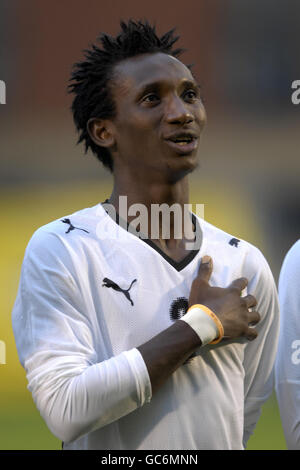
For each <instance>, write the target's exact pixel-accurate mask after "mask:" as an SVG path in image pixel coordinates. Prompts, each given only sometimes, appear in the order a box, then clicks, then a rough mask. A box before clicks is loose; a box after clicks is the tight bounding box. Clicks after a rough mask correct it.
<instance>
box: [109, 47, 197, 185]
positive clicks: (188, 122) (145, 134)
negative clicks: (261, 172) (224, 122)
mask: <svg viewBox="0 0 300 470" xmlns="http://www.w3.org/2000/svg"><path fill="white" fill-rule="evenodd" d="M114 72H115V74H114V77H115V78H114V79H113V85H112V94H113V99H114V101H115V103H116V110H117V113H116V117H115V118H114V120H113V124H114V129H115V142H116V145H115V149H116V153H115V154H114V164H115V166H116V167H117V166H118V168H119V169H122V167H123V168H124V165H126V166H129V167H130V168H131V170H132V171H133V172H134V174H136V175H139V176H140V177H141V176H142V175H143V177H144V178H145V179H148V180H149V179H151V178H152V177H154V178H161V177H163V178H167V179H169V180H170V179H171V180H173V181H174V180H175V181H176V180H178V179H180V178H182V177H183V176H185V175H186V174H187V173H189V172H190V171H193V170H194V169H195V167H196V166H197V162H198V153H199V140H200V135H201V132H202V129H203V127H204V124H205V121H206V114H205V109H204V106H203V104H202V101H201V99H200V93H199V87H198V85H197V83H196V82H195V79H194V78H193V76H192V74H191V72H190V70H189V69H188V68H187V67H186V66H185V65H184V64H183V63H182V62H180V61H179V60H177V59H175V58H174V57H172V56H169V55H167V54H163V53H154V54H143V55H140V56H137V57H133V58H130V59H126V60H124V61H122V62H120V63H119V64H118V65H117V66H116V67H115V69H114Z"/></svg>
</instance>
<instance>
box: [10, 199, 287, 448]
mask: <svg viewBox="0 0 300 470" xmlns="http://www.w3.org/2000/svg"><path fill="white" fill-rule="evenodd" d="M195 220H197V221H198V222H197V223H198V224H200V228H201V230H202V236H203V239H202V245H201V247H200V249H199V250H198V251H197V250H195V251H191V252H190V254H189V255H188V256H187V257H186V258H185V260H183V261H182V262H180V263H176V262H174V261H172V260H171V259H170V258H168V257H167V256H166V255H164V254H163V252H161V251H160V250H159V249H158V248H156V247H155V245H153V244H151V243H150V242H149V243H148V242H147V241H146V240H142V239H140V238H138V237H137V236H136V235H133V234H132V233H129V232H128V231H127V230H126V229H124V228H122V227H121V226H120V225H118V224H117V223H116V222H115V221H114V220H112V218H111V217H110V216H109V215H108V214H107V213H106V211H105V210H104V209H103V206H102V205H101V204H98V205H97V206H95V207H92V208H88V209H84V210H81V211H78V212H76V213H74V214H72V215H70V216H67V217H66V218H64V219H60V220H57V221H54V222H51V223H50V224H48V225H46V226H44V227H42V228H40V229H39V230H37V231H36V233H35V234H34V235H33V237H32V239H31V241H30V243H29V245H28V247H27V250H26V254H25V257H24V262H23V266H22V273H21V280H20V286H19V291H18V296H17V299H16V303H15V306H14V310H13V329H14V335H15V339H16V344H17V348H18V354H19V358H20V361H21V364H22V365H23V367H24V368H25V370H26V373H27V379H28V388H29V390H30V391H31V393H32V396H33V399H34V401H35V403H36V406H37V408H38V409H39V411H40V413H41V415H42V416H43V418H44V419H45V421H46V423H47V425H48V427H49V429H50V430H51V431H52V432H53V434H55V435H56V436H57V437H58V438H60V439H61V440H62V441H64V449H110V450H114V449H118V450H125V449H131V450H132V449H147V450H149V449H167V450H172V449H178V450H179V449H188V450H191V449H243V448H244V445H245V443H246V442H247V440H248V438H249V436H250V434H251V433H252V431H253V429H254V427H255V424H256V422H257V420H258V417H259V414H260V407H261V405H262V404H263V402H264V401H265V400H266V399H267V398H268V397H269V395H270V393H271V391H272V388H273V372H272V371H273V363H274V360H275V352H276V347H277V334H278V329H279V325H278V322H279V319H278V303H277V294H276V288H275V285H274V281H273V277H272V274H271V272H270V269H269V267H268V264H267V262H266V261H265V259H264V257H263V256H262V254H261V252H260V251H259V250H258V249H257V248H255V247H253V246H252V245H250V244H249V243H247V242H245V241H242V240H238V239H236V238H233V237H232V236H231V235H228V234H227V233H225V232H223V231H221V230H219V229H217V228H216V227H214V226H212V225H210V224H209V223H207V222H205V221H204V220H201V219H198V218H197V219H195ZM203 255H210V256H212V258H213V263H214V269H213V273H212V277H211V285H215V286H220V287H226V286H228V285H229V284H230V283H231V282H232V281H233V280H234V279H236V278H239V277H241V276H243V277H247V278H248V279H249V284H248V287H247V290H248V293H251V294H253V295H254V296H255V297H256V298H257V300H258V307H257V310H258V311H259V312H260V313H261V317H262V318H261V321H260V323H259V325H258V326H257V327H256V328H257V330H258V332H259V336H258V338H257V339H255V340H254V341H252V342H249V341H247V340H246V339H245V338H239V339H237V340H235V341H229V340H227V341H224V340H223V341H222V342H221V343H219V344H216V345H207V346H204V347H201V348H199V350H198V351H197V353H196V354H195V357H193V358H191V359H190V360H188V361H187V362H186V363H185V364H183V365H182V366H181V367H179V368H178V369H177V370H176V371H175V372H174V373H173V374H172V375H171V376H170V378H169V379H168V380H167V381H166V382H165V383H164V385H163V386H162V387H161V388H160V389H159V390H158V391H157V392H156V393H155V394H154V395H153V396H152V390H151V383H150V379H149V375H148V371H147V367H146V365H145V363H144V360H143V358H142V355H141V354H140V352H139V351H138V350H137V349H136V348H137V347H138V346H140V345H141V344H143V343H145V342H147V341H148V340H149V339H151V338H152V337H154V336H155V335H157V334H158V333H160V332H161V331H163V330H165V329H166V328H168V327H169V326H170V325H172V323H173V322H174V321H176V319H178V318H180V316H182V315H183V314H184V313H185V312H186V310H187V306H188V297H189V292H190V289H191V284H192V281H193V280H194V278H195V277H196V275H197V273H198V269H199V263H200V261H201V257H202V256H203Z"/></svg>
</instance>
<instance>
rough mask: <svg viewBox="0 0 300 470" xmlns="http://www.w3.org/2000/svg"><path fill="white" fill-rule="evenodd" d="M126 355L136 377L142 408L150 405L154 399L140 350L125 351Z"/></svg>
mask: <svg viewBox="0 0 300 470" xmlns="http://www.w3.org/2000/svg"><path fill="white" fill-rule="evenodd" d="M124 354H125V356H126V359H127V361H128V363H129V366H130V369H131V371H132V373H133V375H134V377H135V382H136V389H137V395H138V399H139V402H140V406H143V405H144V404H145V403H149V402H150V401H151V398H152V387H151V381H150V377H149V373H148V369H147V366H146V364H145V361H144V359H143V356H142V355H141V353H140V352H139V350H138V349H136V348H134V349H131V350H130V351H125V352H124Z"/></svg>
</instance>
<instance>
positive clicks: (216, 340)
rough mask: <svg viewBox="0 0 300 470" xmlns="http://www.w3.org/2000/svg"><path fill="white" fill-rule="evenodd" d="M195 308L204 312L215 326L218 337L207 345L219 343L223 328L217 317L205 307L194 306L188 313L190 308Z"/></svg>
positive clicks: (200, 305)
mask: <svg viewBox="0 0 300 470" xmlns="http://www.w3.org/2000/svg"><path fill="white" fill-rule="evenodd" d="M195 307H196V308H200V309H201V310H203V312H205V313H206V314H207V315H208V316H210V318H211V319H212V320H213V321H214V322H215V324H216V326H217V328H218V331H219V336H218V337H217V339H215V340H214V341H211V342H210V343H209V344H217V343H219V342H220V341H221V340H222V339H223V337H224V328H223V325H222V323H221V321H220V320H219V318H218V317H217V315H216V314H215V313H214V312H213V311H212V310H210V309H209V308H208V307H206V305H202V304H194V305H192V306H191V307H190V308H189V309H188V311H189V310H191V309H192V308H195Z"/></svg>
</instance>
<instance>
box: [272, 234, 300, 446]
mask: <svg viewBox="0 0 300 470" xmlns="http://www.w3.org/2000/svg"><path fill="white" fill-rule="evenodd" d="M299 288H300V241H298V242H297V243H296V244H295V245H294V246H293V247H292V248H291V249H290V251H289V252H288V254H287V256H286V258H285V260H284V263H283V266H282V269H281V272H280V278H279V301H280V309H281V324H280V335H279V346H278V353H277V357H276V365H275V379H276V380H275V384H276V394H277V400H278V405H279V410H280V416H281V421H282V426H283V429H284V434H285V439H286V442H287V447H288V449H300V293H299Z"/></svg>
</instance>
